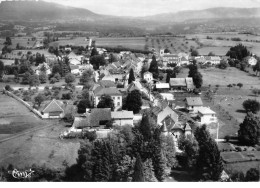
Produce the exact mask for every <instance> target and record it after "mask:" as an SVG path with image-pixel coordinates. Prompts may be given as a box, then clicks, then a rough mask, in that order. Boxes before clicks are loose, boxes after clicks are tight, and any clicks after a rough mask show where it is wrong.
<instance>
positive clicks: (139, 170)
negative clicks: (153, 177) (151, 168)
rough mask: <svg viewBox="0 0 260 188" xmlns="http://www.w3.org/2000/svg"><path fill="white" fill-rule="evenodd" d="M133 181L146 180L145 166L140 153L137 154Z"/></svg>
mask: <svg viewBox="0 0 260 188" xmlns="http://www.w3.org/2000/svg"><path fill="white" fill-rule="evenodd" d="M133 182H144V167H143V162H142V159H141V157H140V155H137V157H136V162H135V167H134V173H133Z"/></svg>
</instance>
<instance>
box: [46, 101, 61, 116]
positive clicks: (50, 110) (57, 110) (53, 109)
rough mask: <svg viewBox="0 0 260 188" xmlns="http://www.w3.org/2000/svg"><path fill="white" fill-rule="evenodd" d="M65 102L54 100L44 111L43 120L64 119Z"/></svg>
mask: <svg viewBox="0 0 260 188" xmlns="http://www.w3.org/2000/svg"><path fill="white" fill-rule="evenodd" d="M62 106H63V102H62V101H57V100H56V99H53V100H52V101H51V102H50V103H49V104H48V105H47V106H46V107H45V108H44V109H43V110H42V118H43V119H48V118H49V119H55V118H63V117H64V110H63V108H62Z"/></svg>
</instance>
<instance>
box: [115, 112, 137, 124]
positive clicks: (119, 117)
mask: <svg viewBox="0 0 260 188" xmlns="http://www.w3.org/2000/svg"><path fill="white" fill-rule="evenodd" d="M111 118H112V120H113V124H115V125H119V126H124V125H133V124H134V122H133V120H134V113H133V111H117V112H111Z"/></svg>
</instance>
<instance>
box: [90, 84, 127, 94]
mask: <svg viewBox="0 0 260 188" xmlns="http://www.w3.org/2000/svg"><path fill="white" fill-rule="evenodd" d="M94 94H95V96H101V95H104V94H106V95H110V96H111V95H114V96H115V95H116V96H121V95H122V94H121V93H120V91H118V89H117V88H103V87H101V86H100V87H97V88H96V89H95V90H94Z"/></svg>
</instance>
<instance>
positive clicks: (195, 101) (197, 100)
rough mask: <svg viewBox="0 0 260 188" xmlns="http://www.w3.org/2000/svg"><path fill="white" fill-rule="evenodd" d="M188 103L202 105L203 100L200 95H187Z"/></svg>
mask: <svg viewBox="0 0 260 188" xmlns="http://www.w3.org/2000/svg"><path fill="white" fill-rule="evenodd" d="M186 101H187V104H188V105H189V106H202V105H203V103H202V100H201V98H200V97H186Z"/></svg>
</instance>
